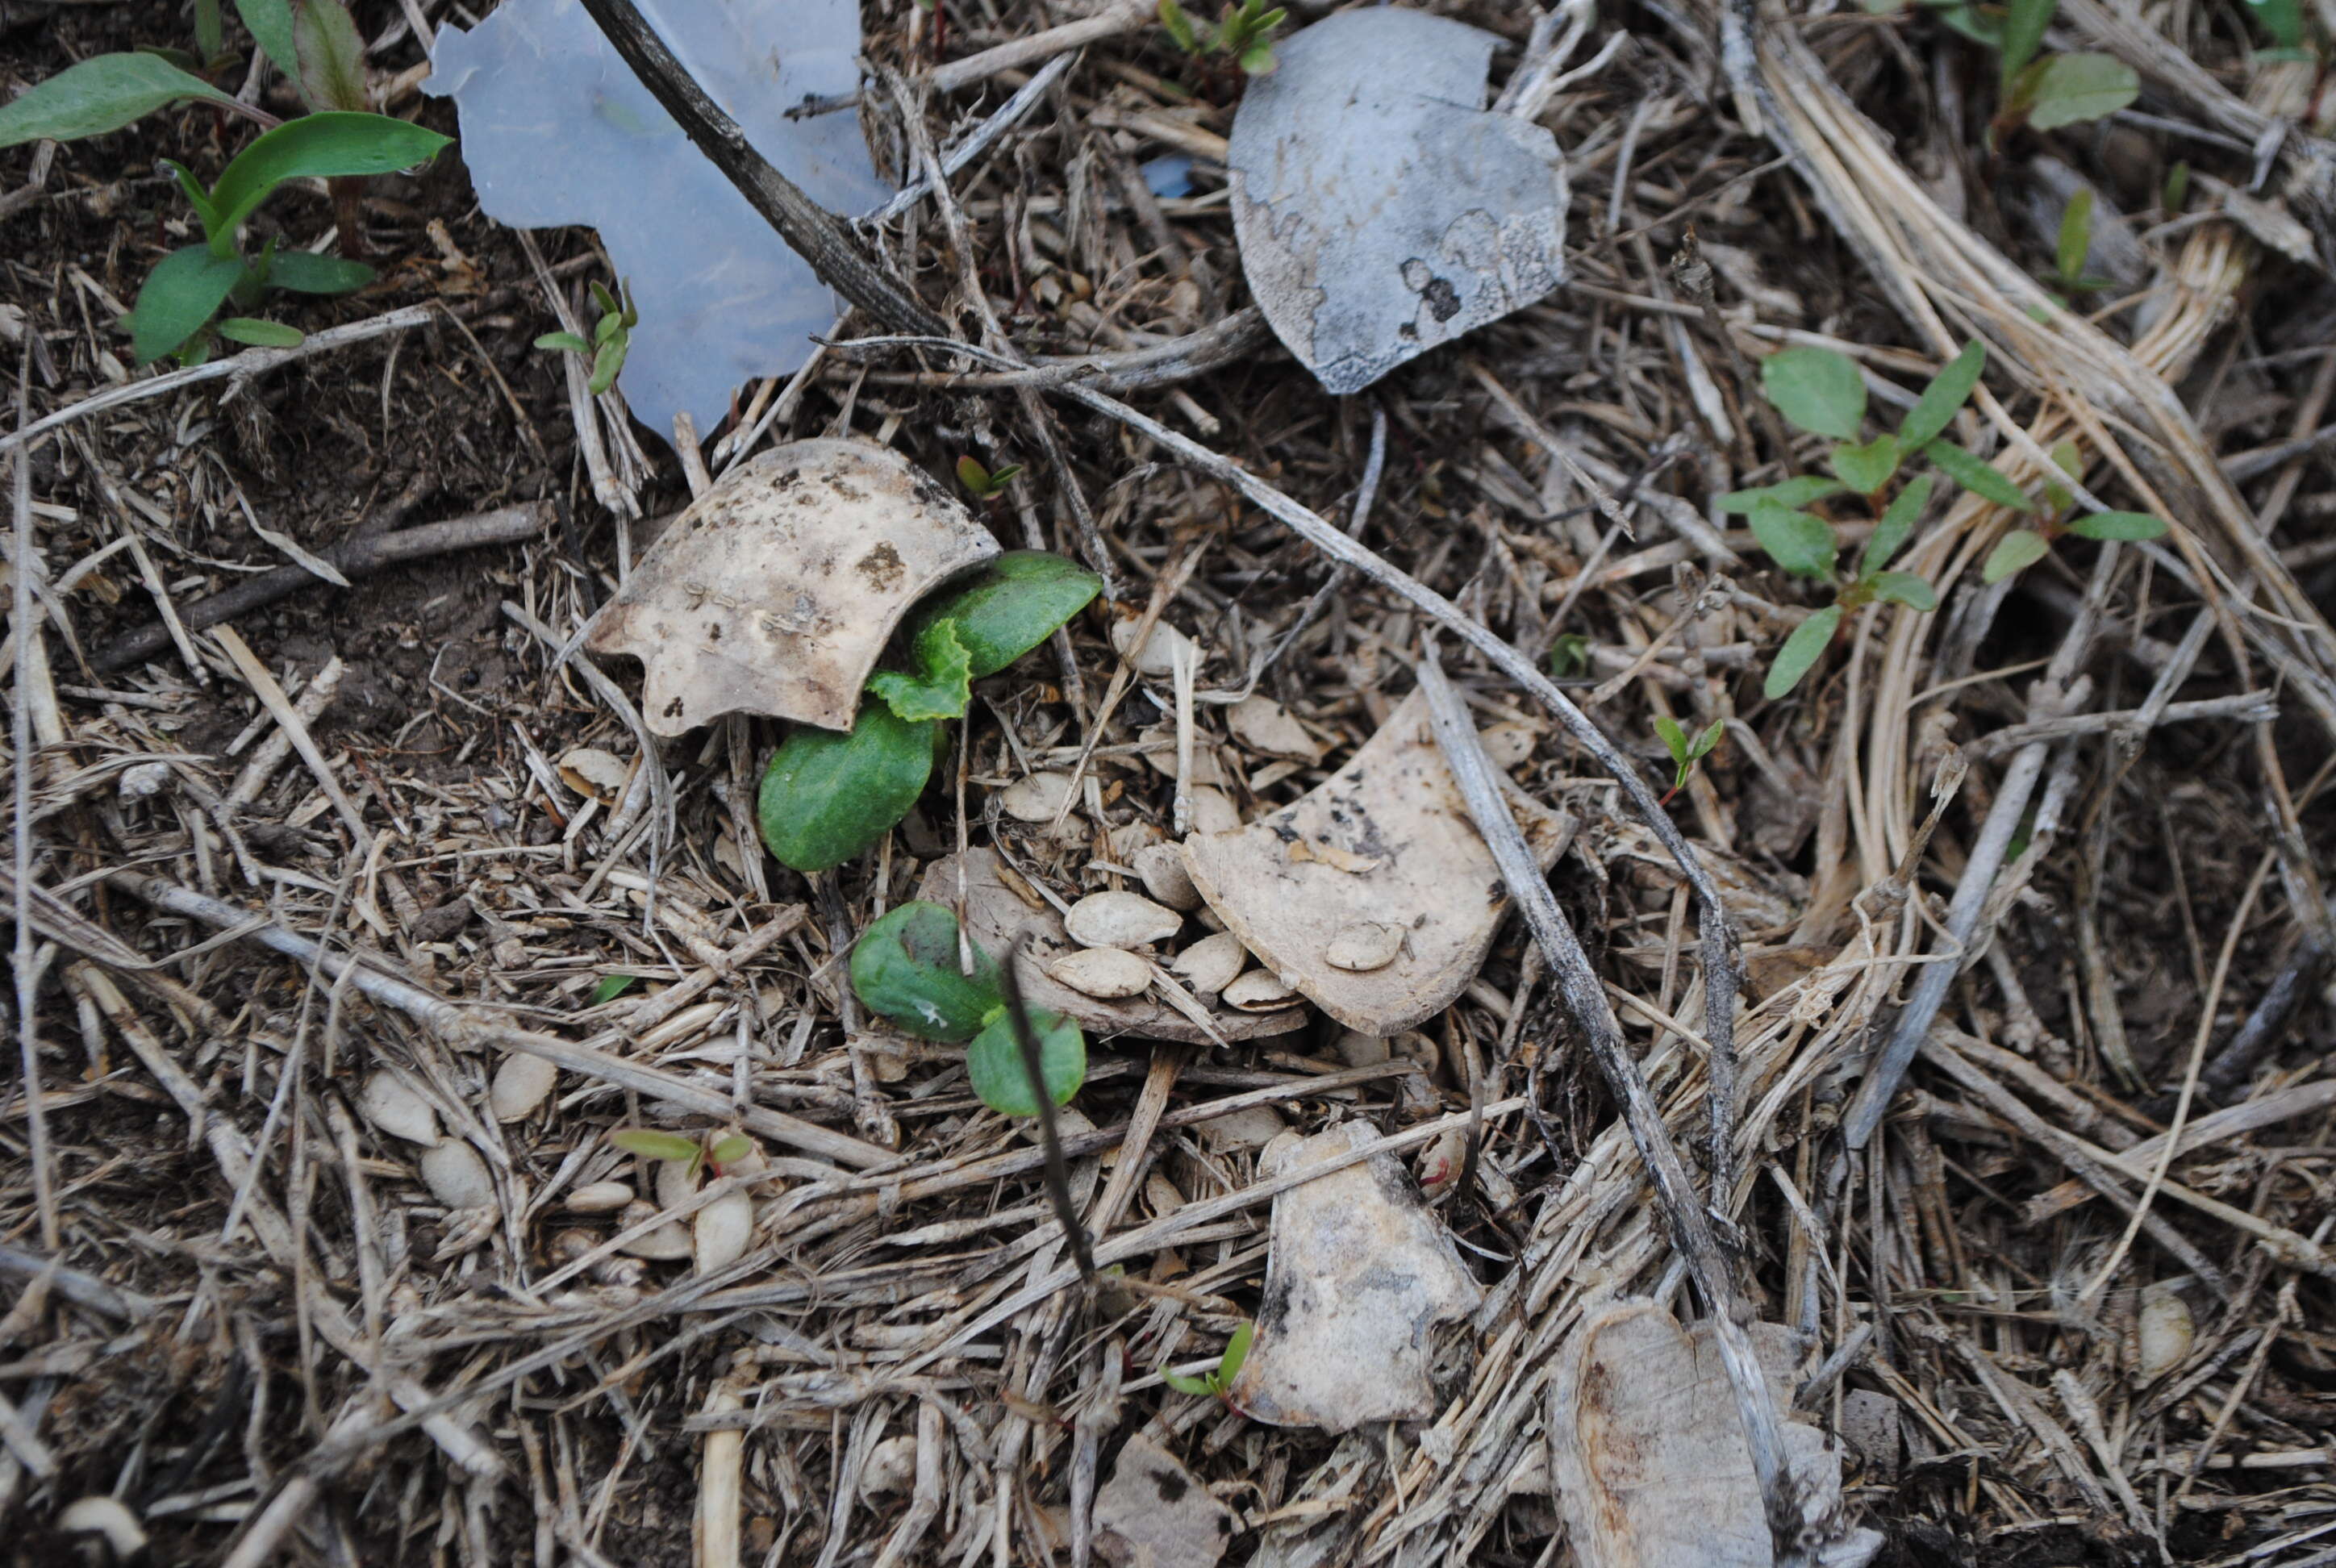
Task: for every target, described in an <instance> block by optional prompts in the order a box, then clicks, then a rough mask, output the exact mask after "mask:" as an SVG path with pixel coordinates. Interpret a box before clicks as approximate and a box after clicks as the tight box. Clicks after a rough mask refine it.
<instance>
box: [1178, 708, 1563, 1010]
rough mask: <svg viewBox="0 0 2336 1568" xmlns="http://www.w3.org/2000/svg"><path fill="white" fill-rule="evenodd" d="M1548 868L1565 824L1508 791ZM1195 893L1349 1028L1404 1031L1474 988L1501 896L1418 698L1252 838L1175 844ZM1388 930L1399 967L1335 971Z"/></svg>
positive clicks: (1198, 837) (1198, 836)
mask: <svg viewBox="0 0 2336 1568" xmlns="http://www.w3.org/2000/svg"><path fill="white" fill-rule="evenodd" d="M1509 803H1510V805H1511V807H1512V808H1513V809H1514V811H1515V812H1516V815H1517V824H1518V825H1519V826H1520V827H1522V828H1523V829H1524V832H1525V842H1527V843H1529V844H1531V845H1532V846H1533V855H1534V858H1535V859H1536V860H1538V861H1539V862H1540V863H1541V865H1542V868H1543V870H1547V869H1548V868H1549V867H1550V866H1552V865H1553V864H1555V863H1556V861H1557V857H1558V855H1559V854H1560V853H1561V852H1563V850H1564V848H1565V845H1566V843H1567V842H1568V841H1569V840H1570V839H1571V838H1572V830H1573V819H1572V817H1569V816H1564V815H1562V814H1561V813H1556V812H1553V811H1552V810H1550V809H1549V808H1548V807H1547V806H1544V805H1542V804H1540V803H1538V802H1535V801H1533V800H1532V799H1530V798H1528V797H1527V796H1525V795H1524V794H1523V793H1522V792H1518V793H1513V794H1510V795H1509ZM1184 867H1185V870H1186V871H1188V872H1191V873H1192V885H1193V886H1194V887H1196V888H1198V889H1199V890H1200V891H1201V897H1202V899H1203V900H1204V901H1207V903H1208V906H1209V908H1210V909H1212V910H1213V911H1216V914H1217V918H1218V919H1220V920H1223V921H1224V922H1225V929H1226V930H1229V931H1231V932H1233V933H1234V934H1235V935H1236V936H1238V937H1240V938H1241V945H1242V946H1244V947H1246V948H1248V949H1249V950H1250V951H1251V952H1252V953H1255V954H1256V955H1257V957H1258V959H1259V961H1260V963H1262V964H1264V965H1265V966H1266V968H1268V969H1272V970H1274V971H1275V972H1276V973H1278V974H1280V976H1281V978H1282V979H1285V980H1288V981H1289V982H1290V984H1291V985H1293V986H1295V987H1297V988H1298V990H1299V994H1300V995H1301V996H1303V997H1305V998H1307V999H1308V1000H1309V1001H1310V1002H1312V1003H1313V1004H1314V1005H1315V1006H1316V1007H1319V1008H1321V1009H1322V1010H1323V1011H1324V1012H1326V1013H1328V1014H1329V1015H1330V1016H1331V1017H1332V1018H1336V1019H1338V1021H1339V1022H1340V1023H1342V1024H1344V1025H1346V1026H1347V1027H1348V1028H1350V1029H1358V1030H1360V1031H1361V1032H1362V1033H1364V1034H1367V1035H1377V1036H1382V1037H1384V1036H1389V1035H1399V1034H1401V1033H1402V1032H1403V1031H1404V1030H1406V1029H1408V1028H1414V1027H1417V1026H1418V1025H1419V1024H1420V1023H1422V1022H1424V1021H1425V1020H1426V1019H1427V1018H1433V1017H1434V1016H1435V1015H1436V1014H1437V1013H1439V1012H1442V1011H1443V1010H1444V1009H1445V1008H1446V1007H1448V1006H1449V1005H1450V1004H1451V1002H1452V999H1453V998H1455V997H1457V996H1458V995H1459V994H1460V993H1461V992H1462V991H1463V990H1464V989H1466V988H1467V985H1468V982H1469V981H1470V980H1472V979H1475V978H1476V970H1477V968H1478V966H1480V965H1481V964H1483V962H1484V953H1485V951H1486V950H1487V949H1489V948H1490V947H1491V946H1492V945H1493V933H1494V931H1495V930H1497V929H1498V928H1499V926H1500V923H1501V916H1502V913H1503V912H1504V911H1505V910H1506V909H1507V908H1508V895H1507V892H1506V890H1505V889H1504V887H1503V885H1502V882H1501V873H1500V869H1499V868H1498V867H1497V866H1495V865H1494V863H1493V852H1492V851H1491V850H1489V849H1487V848H1485V847H1484V840H1483V839H1482V838H1480V837H1478V836H1477V833H1476V826H1475V823H1473V822H1471V821H1470V820H1469V817H1468V808H1467V805H1466V803H1464V802H1463V801H1462V800H1461V798H1460V789H1459V786H1458V785H1457V784H1455V783H1454V782H1453V780H1452V770H1451V769H1450V768H1449V767H1447V766H1445V762H1444V753H1443V752H1442V750H1440V749H1439V748H1438V747H1437V745H1436V736H1435V734H1434V732H1433V731H1431V730H1430V729H1429V727H1428V723H1427V704H1426V702H1425V701H1424V700H1422V699H1421V697H1420V696H1419V695H1418V694H1417V693H1416V692H1415V693H1413V694H1412V695H1411V696H1408V697H1406V698H1405V699H1404V700H1403V702H1402V703H1401V705H1400V706H1397V708H1396V710H1395V712H1393V713H1392V714H1389V715H1388V716H1387V723H1386V724H1385V725H1383V726H1380V728H1379V732H1378V733H1377V735H1373V736H1372V737H1371V738H1370V739H1369V740H1368V742H1366V743H1365V744H1364V745H1363V748H1362V749H1361V750H1360V751H1358V752H1357V753H1356V754H1355V755H1354V756H1353V758H1352V759H1350V760H1349V761H1348V764H1347V765H1346V766H1344V767H1342V768H1340V769H1339V770H1338V772H1337V773H1335V774H1331V775H1330V777H1329V778H1328V779H1325V780H1324V781H1323V782H1322V783H1321V784H1319V786H1318V787H1316V788H1315V789H1314V790H1313V791H1312V792H1311V793H1309V794H1307V795H1305V796H1304V797H1303V798H1301V799H1299V800H1298V801H1295V802H1293V803H1290V804H1289V805H1287V806H1284V807H1282V808H1281V809H1280V811H1278V812H1275V813H1272V814H1271V815H1270V816H1267V817H1265V818H1263V819H1261V820H1260V821H1258V822H1253V823H1250V824H1249V825H1248V826H1247V827H1243V828H1236V829H1234V830H1233V831H1232V832H1231V833H1195V834H1193V835H1192V837H1191V838H1189V839H1187V840H1185V841H1184ZM1364 925H1376V926H1395V927H1399V928H1401V930H1402V932H1403V940H1402V941H1401V943H1400V944H1399V945H1398V946H1397V951H1396V954H1395V957H1394V958H1393V959H1391V960H1390V961H1389V962H1387V963H1386V964H1384V965H1382V966H1380V967H1378V968H1377V969H1370V970H1368V972H1362V973H1358V972H1356V971H1354V970H1352V969H1346V968H1342V967H1341V966H1340V965H1339V964H1338V962H1337V961H1336V960H1337V959H1340V958H1343V957H1345V956H1346V955H1345V953H1344V951H1343V950H1342V949H1341V946H1340V939H1341V938H1342V937H1344V936H1346V935H1347V933H1348V932H1350V931H1351V930H1354V929H1355V928H1356V927H1358V926H1364Z"/></svg>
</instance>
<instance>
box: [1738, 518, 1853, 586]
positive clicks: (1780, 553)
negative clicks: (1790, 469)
mask: <svg viewBox="0 0 2336 1568" xmlns="http://www.w3.org/2000/svg"><path fill="white" fill-rule="evenodd" d="M1752 537H1753V538H1755V539H1757V540H1758V541H1760V548H1761V549H1762V550H1766V551H1767V552H1768V559H1769V560H1773V561H1775V562H1776V564H1777V565H1778V566H1780V567H1782V568H1783V569H1784V570H1786V571H1788V572H1791V573H1792V574H1793V575H1794V576H1796V577H1812V578H1817V579H1826V578H1830V577H1832V576H1833V563H1834V557H1835V554H1836V553H1838V551H1839V550H1840V546H1839V545H1838V544H1837V543H1835V540H1834V536H1833V529H1832V528H1831V527H1830V526H1829V525H1828V524H1827V523H1826V522H1825V519H1823V518H1821V517H1817V516H1815V515H1814V514H1812V513H1809V512H1806V511H1792V510H1791V509H1790V508H1788V507H1782V506H1778V505H1777V504H1776V502H1761V503H1760V504H1759V505H1757V506H1756V507H1754V508H1753V509H1752Z"/></svg>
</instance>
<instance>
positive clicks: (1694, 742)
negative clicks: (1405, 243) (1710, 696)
mask: <svg viewBox="0 0 2336 1568" xmlns="http://www.w3.org/2000/svg"><path fill="white" fill-rule="evenodd" d="M1655 733H1656V734H1657V735H1660V736H1662V737H1663V745H1664V748H1665V749H1666V750H1668V751H1669V753H1670V754H1671V761H1672V762H1673V763H1675V764H1677V765H1678V767H1679V772H1678V774H1676V775H1674V776H1673V778H1672V779H1671V787H1670V789H1669V792H1668V793H1667V794H1664V796H1663V798H1662V799H1661V800H1660V801H1658V802H1657V804H1658V805H1669V804H1670V801H1671V796H1672V795H1675V794H1679V791H1681V790H1683V789H1685V788H1687V781H1688V775H1689V774H1692V773H1694V772H1695V765H1696V764H1698V763H1699V762H1701V761H1702V760H1703V759H1704V758H1705V757H1708V756H1709V755H1711V748H1712V747H1714V746H1716V745H1718V744H1719V739H1720V737H1721V736H1722V735H1726V734H1727V733H1728V721H1727V720H1726V719H1724V718H1716V719H1713V720H1712V721H1711V723H1710V725H1709V726H1707V727H1706V728H1705V729H1704V730H1702V731H1701V732H1700V733H1699V734H1697V735H1692V736H1690V735H1689V734H1688V733H1687V731H1685V730H1683V729H1681V728H1679V720H1677V719H1675V718H1673V717H1671V716H1670V715H1669V714H1657V715H1656V716H1655Z"/></svg>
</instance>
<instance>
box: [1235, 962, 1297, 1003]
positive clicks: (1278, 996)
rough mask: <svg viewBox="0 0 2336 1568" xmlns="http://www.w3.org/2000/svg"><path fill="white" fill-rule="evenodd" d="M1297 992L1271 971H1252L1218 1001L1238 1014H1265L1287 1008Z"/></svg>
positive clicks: (1236, 982)
mask: <svg viewBox="0 0 2336 1568" xmlns="http://www.w3.org/2000/svg"><path fill="white" fill-rule="evenodd" d="M1296 994H1297V992H1296V991H1295V990H1294V989H1291V987H1290V982H1289V981H1287V980H1285V979H1282V978H1281V977H1280V975H1277V974H1275V973H1274V972H1273V971H1272V970H1271V969H1251V970H1250V971H1249V972H1248V973H1246V974H1243V975H1241V976H1240V977H1239V978H1238V979H1235V980H1234V981H1233V982H1232V983H1231V985H1229V986H1227V987H1226V988H1225V989H1224V990H1223V991H1222V993H1221V994H1220V996H1219V998H1218V999H1219V1000H1220V1001H1222V1002H1223V1003H1224V1004H1225V1006H1227V1007H1229V1008H1232V1009H1234V1010H1235V1011H1236V1012H1243V1013H1265V1012H1271V1011H1272V1010H1273V1009H1274V1008H1280V1007H1287V1006H1289V1005H1290V998H1292V997H1293V996H1295V995H1296Z"/></svg>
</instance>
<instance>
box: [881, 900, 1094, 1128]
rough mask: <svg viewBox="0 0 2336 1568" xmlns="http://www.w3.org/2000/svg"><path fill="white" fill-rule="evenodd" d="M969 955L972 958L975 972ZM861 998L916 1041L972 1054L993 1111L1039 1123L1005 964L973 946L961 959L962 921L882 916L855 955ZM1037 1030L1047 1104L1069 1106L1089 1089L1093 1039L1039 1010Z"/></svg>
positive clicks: (972, 1067)
mask: <svg viewBox="0 0 2336 1568" xmlns="http://www.w3.org/2000/svg"><path fill="white" fill-rule="evenodd" d="M961 952H962V953H963V954H970V957H971V969H970V972H968V969H967V968H966V966H965V964H964V963H963V962H961ZM852 994H853V995H854V996H857V997H858V998H860V1000H861V1005H863V1006H865V1007H866V1008H868V1009H869V1010H870V1011H871V1012H873V1013H877V1014H881V1016H882V1017H884V1018H889V1019H891V1021H892V1022H893V1023H894V1024H895V1025H897V1026H898V1027H900V1028H902V1029H905V1030H906V1031H908V1032H909V1033H910V1034H912V1035H916V1036H918V1037H920V1038H923V1039H928V1040H941V1041H945V1042H947V1043H949V1044H951V1045H959V1044H962V1045H964V1046H965V1047H966V1052H965V1068H966V1076H967V1077H968V1078H969V1079H970V1080H971V1081H972V1084H973V1092H974V1093H975V1094H976V1095H978V1096H980V1098H981V1103H982V1104H983V1105H988V1107H989V1108H990V1109H991V1110H993V1111H996V1112H998V1113H999V1114H1000V1115H1008V1116H1035V1115H1037V1114H1038V1096H1037V1089H1036V1087H1035V1086H1033V1085H1032V1083H1031V1082H1030V1075H1029V1073H1028V1071H1027V1069H1026V1067H1025V1066H1024V1063H1023V1060H1022V1047H1021V1043H1020V1042H1019V1041H1018V1040H1017V1038H1016V1037H1015V1034H1014V1019H1013V1017H1012V1015H1011V1013H1010V1011H1009V1004H1008V1002H1007V996H1006V989H1005V984H1004V977H1003V976H1002V975H1001V974H1000V973H999V971H998V963H997V960H996V959H992V958H991V957H990V956H989V955H988V954H987V953H985V952H983V951H982V950H980V949H978V948H976V947H974V946H973V945H972V944H971V943H970V942H966V943H964V944H962V950H961V949H960V942H959V930H958V923H957V917H956V916H955V915H953V914H951V913H950V912H949V911H948V910H946V909H944V908H942V907H941V906H940V905H939V904H934V903H924V902H917V903H907V904H902V905H900V907H899V908H897V909H894V910H891V911H887V912H886V913H884V914H883V915H881V916H879V917H878V918H877V920H876V921H875V923H873V924H872V925H871V926H870V927H869V928H868V930H866V931H865V932H863V933H862V934H861V938H860V941H859V944H858V945H857V946H855V947H854V948H853V949H852ZM1030 1027H1031V1031H1032V1032H1033V1033H1034V1034H1035V1035H1036V1036H1037V1040H1038V1062H1039V1074H1038V1076H1039V1078H1040V1080H1041V1081H1042V1082H1043V1083H1044V1084H1045V1086H1046V1095H1047V1096H1048V1097H1049V1098H1051V1099H1052V1100H1053V1101H1054V1103H1055V1104H1056V1105H1068V1104H1069V1103H1070V1100H1071V1096H1073V1095H1076V1094H1077V1093H1078V1092H1079V1086H1080V1085H1081V1084H1082V1083H1084V1082H1085V1080H1086V1076H1087V1042H1086V1036H1085V1034H1084V1033H1082V1032H1081V1030H1080V1028H1079V1026H1078V1025H1077V1024H1076V1022H1074V1021H1073V1020H1071V1019H1069V1018H1062V1017H1059V1016H1058V1015H1056V1014H1054V1013H1050V1012H1047V1011H1046V1010H1045V1009H1044V1008H1032V1009H1031V1010H1030Z"/></svg>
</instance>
